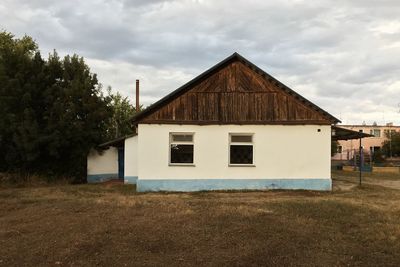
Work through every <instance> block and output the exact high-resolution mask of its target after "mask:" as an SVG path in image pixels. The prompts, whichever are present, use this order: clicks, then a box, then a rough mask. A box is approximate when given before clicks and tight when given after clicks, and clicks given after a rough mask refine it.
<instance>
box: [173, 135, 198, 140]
mask: <svg viewBox="0 0 400 267" xmlns="http://www.w3.org/2000/svg"><path fill="white" fill-rule="evenodd" d="M172 141H173V142H192V141H193V135H192V134H173V135H172Z"/></svg>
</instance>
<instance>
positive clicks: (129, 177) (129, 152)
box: [124, 135, 138, 184]
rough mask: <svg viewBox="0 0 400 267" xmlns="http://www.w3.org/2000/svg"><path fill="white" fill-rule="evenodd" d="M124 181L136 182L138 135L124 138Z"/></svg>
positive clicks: (128, 182) (127, 182)
mask: <svg viewBox="0 0 400 267" xmlns="http://www.w3.org/2000/svg"><path fill="white" fill-rule="evenodd" d="M124 166H125V177H124V180H125V183H126V184H136V181H137V179H138V136H137V135H136V136H132V137H129V138H126V139H125V162H124Z"/></svg>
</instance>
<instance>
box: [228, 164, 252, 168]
mask: <svg viewBox="0 0 400 267" xmlns="http://www.w3.org/2000/svg"><path fill="white" fill-rule="evenodd" d="M228 166H229V167H255V166H256V165H255V164H228Z"/></svg>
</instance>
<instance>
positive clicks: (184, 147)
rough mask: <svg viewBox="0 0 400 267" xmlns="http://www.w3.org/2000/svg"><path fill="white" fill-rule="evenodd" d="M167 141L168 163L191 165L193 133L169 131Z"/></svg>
mask: <svg viewBox="0 0 400 267" xmlns="http://www.w3.org/2000/svg"><path fill="white" fill-rule="evenodd" d="M169 143H170V145H169V151H170V155H169V164H170V165H193V148H194V144H193V133H170V134H169Z"/></svg>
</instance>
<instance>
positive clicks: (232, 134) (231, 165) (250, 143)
mask: <svg viewBox="0 0 400 267" xmlns="http://www.w3.org/2000/svg"><path fill="white" fill-rule="evenodd" d="M232 136H251V142H232ZM228 138H229V144H228V166H229V167H255V166H256V160H255V145H254V133H229V136H228ZM231 145H251V146H252V147H253V163H249V164H243V163H231Z"/></svg>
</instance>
